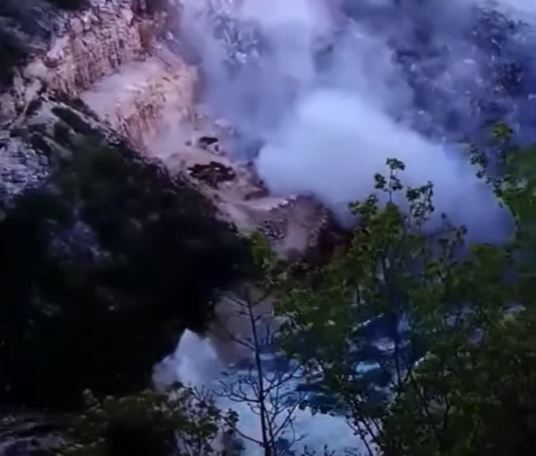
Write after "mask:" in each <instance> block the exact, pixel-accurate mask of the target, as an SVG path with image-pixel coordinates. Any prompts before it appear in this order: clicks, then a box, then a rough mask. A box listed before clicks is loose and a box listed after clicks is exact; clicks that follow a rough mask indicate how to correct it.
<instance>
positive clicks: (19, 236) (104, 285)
mask: <svg viewBox="0 0 536 456" xmlns="http://www.w3.org/2000/svg"><path fill="white" fill-rule="evenodd" d="M68 117H69V118H68V119H67V118H66V119H65V120H67V121H69V123H71V124H72V123H73V122H72V118H71V117H72V115H69V116H68ZM78 120H80V119H78ZM75 123H76V122H75ZM58 125H62V127H58V128H56V129H55V130H56V134H58V135H59V136H61V138H62V139H63V140H64V141H66V140H68V141H71V143H72V144H71V145H69V143H67V144H65V143H64V144H65V145H67V146H70V147H71V149H72V151H73V152H72V156H71V155H67V156H63V157H56V158H55V161H53V162H54V163H55V166H56V167H57V171H56V172H55V173H54V174H53V176H52V178H51V179H50V181H49V182H48V183H47V184H46V185H43V186H42V187H40V188H36V189H33V190H29V191H27V192H26V193H24V194H22V195H21V196H20V197H19V198H18V200H17V201H16V203H15V205H14V207H12V208H3V210H2V211H0V214H1V218H0V271H1V277H2V279H1V281H0V296H1V299H2V301H1V302H0V366H1V367H0V397H1V398H2V399H4V400H8V401H18V402H19V403H25V404H33V405H36V404H37V405H47V406H58V405H61V406H72V405H76V404H78V403H79V401H80V399H81V394H82V391H83V390H84V389H86V388H90V389H92V390H93V391H94V392H95V393H96V394H108V393H127V392H130V391H134V390H139V389H140V388H143V387H145V386H146V385H147V384H148V380H149V376H150V374H151V369H152V366H153V364H154V363H155V362H157V361H158V360H159V359H161V357H163V356H164V355H165V354H167V353H169V352H170V351H171V350H172V349H173V347H174V343H175V342H176V340H177V338H178V336H179V335H180V333H181V331H182V330H183V329H184V328H186V327H189V328H194V329H202V328H203V327H204V326H205V324H207V322H208V321H209V319H210V316H211V311H212V302H213V299H214V298H215V295H216V292H217V291H218V290H219V289H221V288H224V287H226V286H228V285H229V284H230V283H231V282H232V281H233V280H235V279H237V278H239V277H240V276H241V274H242V273H243V270H244V268H243V266H244V265H245V264H246V261H247V257H248V255H247V250H246V248H245V245H244V244H243V242H242V241H241V240H240V239H239V237H238V236H237V235H236V233H235V232H234V231H233V230H232V229H231V228H230V227H229V226H227V225H226V224H224V223H221V222H219V221H217V220H215V218H214V209H213V207H212V206H211V204H210V203H208V202H207V201H206V200H205V199H204V198H203V197H201V196H200V195H199V194H198V193H196V192H194V191H193V190H191V189H189V188H188V187H187V186H185V185H184V184H182V183H181V182H178V181H175V180H173V179H171V178H170V176H169V175H167V174H166V173H165V172H164V171H163V170H162V169H161V168H160V167H159V166H157V165H155V164H151V163H146V162H144V161H142V160H140V159H139V158H136V156H135V155H134V153H133V152H132V151H130V150H129V149H128V148H126V147H121V146H116V147H112V146H110V145H108V144H107V143H106V142H104V141H103V140H102V139H99V138H98V137H85V139H84V140H83V141H78V140H75V139H73V138H76V135H74V134H73V133H72V131H71V130H70V129H69V128H68V127H67V126H66V124H65V123H60V124H58ZM77 126H78V127H79V125H77ZM75 127H76V126H75ZM70 131H71V133H70ZM85 133H87V132H85Z"/></svg>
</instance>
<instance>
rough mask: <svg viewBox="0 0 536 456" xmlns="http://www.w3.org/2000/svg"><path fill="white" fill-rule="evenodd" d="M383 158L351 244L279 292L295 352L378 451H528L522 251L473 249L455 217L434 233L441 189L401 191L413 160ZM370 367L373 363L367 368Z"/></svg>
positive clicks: (530, 314)
mask: <svg viewBox="0 0 536 456" xmlns="http://www.w3.org/2000/svg"><path fill="white" fill-rule="evenodd" d="M387 165H388V168H389V174H388V176H387V177H383V176H376V177H375V182H376V189H377V192H376V194H374V195H372V196H370V197H369V198H368V199H367V200H365V201H363V202H358V203H355V204H353V205H352V210H353V212H354V213H355V214H356V216H357V217H358V220H359V223H358V226H357V227H356V229H355V231H354V233H353V239H352V242H351V245H350V246H349V247H347V248H346V249H344V250H341V251H340V252H339V253H338V255H336V256H335V258H334V259H333V261H332V262H331V264H329V265H328V266H327V267H325V268H323V269H322V270H321V271H319V272H318V273H316V274H314V275H313V276H312V277H311V278H310V280H309V281H308V282H306V283H302V284H293V285H294V289H293V290H292V292H291V293H290V294H287V295H284V296H282V297H281V299H282V301H283V308H284V309H285V312H287V313H288V314H289V315H290V316H291V319H290V323H289V324H288V326H287V328H286V329H287V333H288V336H289V338H290V341H291V342H290V343H289V345H288V346H287V347H286V348H287V351H289V352H290V353H291V354H292V355H294V356H297V357H298V358H300V359H301V360H302V362H303V363H304V364H305V366H306V368H307V371H308V373H309V375H310V379H311V381H316V382H319V386H320V389H321V391H324V392H326V393H327V394H328V397H330V398H331V399H332V402H331V404H330V405H328V406H329V407H330V408H334V409H335V410H336V411H338V412H343V413H346V415H347V417H348V422H349V424H350V425H351V426H352V428H353V430H354V431H355V433H356V434H357V435H359V436H362V437H363V438H364V439H368V442H370V444H369V447H368V450H369V453H370V454H374V453H375V452H378V451H379V452H380V454H385V455H392V456H403V455H408V456H410V455H411V456H418V455H423V456H424V455H427V456H428V455H449V456H450V455H456V456H457V455H477V454H478V455H482V454H487V455H503V454H504V455H505V454H507V449H508V447H510V450H511V452H512V453H513V454H527V453H526V451H527V449H528V448H531V445H532V447H533V446H534V443H535V442H534V436H535V435H536V434H535V433H534V430H535V429H534V421H533V420H532V421H531V419H532V418H533V417H531V415H530V413H532V411H531V410H530V406H529V404H527V403H526V402H524V401H525V400H526V398H527V397H530V394H534V393H536V385H535V382H534V380H535V379H536V364H535V363H534V359H535V357H536V343H535V342H536V341H535V340H534V336H533V334H534V320H535V315H534V308H533V302H532V298H530V295H529V294H527V293H524V292H523V290H524V286H522V281H520V280H518V279H519V275H518V274H516V272H515V271H516V270H519V267H520V261H519V255H517V254H516V253H515V248H516V247H517V246H513V247H512V248H509V249H504V250H503V249H500V248H496V247H494V246H473V247H472V248H471V249H470V251H468V247H467V246H465V244H464V242H463V235H464V231H465V230H464V229H463V227H462V228H455V227H452V226H450V225H449V224H448V221H447V220H446V219H445V225H444V229H443V230H442V232H441V233H439V234H436V235H434V236H427V235H425V233H424V231H423V227H424V224H425V223H426V221H427V219H428V218H429V216H430V214H431V212H432V211H433V210H434V208H433V204H432V196H433V187H432V185H431V184H430V183H428V184H426V185H424V186H422V187H419V188H406V187H405V186H404V185H403V184H402V181H401V179H400V177H399V174H400V172H402V171H403V170H404V165H403V164H402V163H401V162H399V161H397V160H389V161H388V162H387ZM380 201H381V202H382V203H381V204H380ZM398 204H400V206H399V205H398ZM401 207H403V208H404V209H403V210H402V209H401ZM531 283H532V285H534V281H532V282H531ZM514 304H515V305H514ZM516 309H517V310H518V311H519V309H523V310H522V311H521V313H519V314H516V313H515V310H516ZM378 322H380V324H381V326H382V328H383V329H384V332H386V333H387V334H388V337H389V340H390V347H389V348H388V349H385V350H383V352H381V353H378V350H376V351H374V350H372V348H371V347H370V346H369V342H370V337H371V330H370V327H371V326H374V324H377V323H378ZM531 335H532V336H531ZM364 361H366V362H369V363H374V364H375V365H376V366H377V369H376V370H375V371H374V372H373V373H372V374H371V373H368V374H363V373H362V372H361V371H360V370H359V369H358V367H359V365H360V363H362V362H364ZM535 397H536V396H535ZM325 406H326V405H325V404H323V407H325ZM506 416H507V417H508V419H509V420H510V421H509V423H508V427H506V426H504V427H503V428H502V432H501V427H500V420H501V417H506ZM508 454H510V453H508Z"/></svg>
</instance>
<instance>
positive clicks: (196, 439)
mask: <svg viewBox="0 0 536 456" xmlns="http://www.w3.org/2000/svg"><path fill="white" fill-rule="evenodd" d="M86 399H87V408H86V409H85V411H84V412H83V413H82V414H81V415H79V416H78V417H77V418H76V419H75V420H74V423H73V427H72V430H71V433H70V434H71V443H70V444H69V445H68V446H67V447H66V448H65V449H64V450H63V452H62V456H127V455H131V456H132V455H136V456H168V455H170V454H176V455H177V456H190V455H192V456H193V455H195V456H199V455H205V456H208V455H211V454H216V453H215V450H214V449H213V448H212V441H213V440H214V439H215V437H216V435H217V433H218V431H220V430H221V431H224V432H225V431H227V432H232V429H233V423H234V417H233V415H232V414H226V415H224V414H222V413H221V412H220V410H219V409H218V408H217V407H216V406H215V405H214V402H213V400H212V399H211V398H210V397H208V396H204V395H201V394H199V393H198V392H195V391H193V390H191V389H188V388H183V387H180V386H179V387H178V388H177V389H176V390H175V391H173V393H171V394H169V395H168V394H159V393H155V392H152V391H144V392H142V393H138V394H136V395H133V396H126V397H121V398H114V397H107V398H106V399H104V400H102V401H99V400H97V399H96V398H95V397H94V396H92V395H91V394H90V393H87V394H86Z"/></svg>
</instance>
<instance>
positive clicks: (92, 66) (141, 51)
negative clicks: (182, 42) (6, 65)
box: [0, 0, 328, 258]
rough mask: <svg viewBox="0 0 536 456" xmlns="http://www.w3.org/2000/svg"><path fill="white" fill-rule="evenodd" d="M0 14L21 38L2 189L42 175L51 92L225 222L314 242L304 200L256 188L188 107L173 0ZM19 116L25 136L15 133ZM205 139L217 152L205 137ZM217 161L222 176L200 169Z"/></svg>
mask: <svg viewBox="0 0 536 456" xmlns="http://www.w3.org/2000/svg"><path fill="white" fill-rule="evenodd" d="M0 13H1V14H2V16H1V17H2V22H3V24H4V28H3V32H2V33H3V34H4V35H5V36H9V40H10V42H11V43H14V44H17V43H18V42H20V40H24V41H25V42H26V43H27V44H26V45H25V46H19V47H21V48H23V49H22V50H21V53H23V54H24V58H21V59H20V62H22V63H19V65H18V66H17V65H16V66H14V68H13V75H12V78H11V81H10V83H9V84H7V85H6V87H5V89H4V91H3V93H1V94H0V124H1V125H3V134H2V135H3V139H1V140H0V141H1V142H0V161H1V162H2V165H3V166H2V182H1V183H0V195H3V196H2V197H3V198H4V199H6V198H7V199H9V198H10V197H11V196H12V195H14V194H17V193H19V192H20V191H21V190H22V189H24V188H26V187H28V186H32V185H36V184H37V183H38V182H40V181H42V179H44V178H46V176H47V174H48V170H49V167H48V158H47V157H46V154H43V153H42V150H40V147H39V146H38V143H40V144H41V146H42V145H43V143H44V144H46V143H47V142H49V141H50V138H49V137H43V136H42V135H41V133H40V132H39V130H40V131H44V130H47V129H48V130H49V131H50V130H51V128H53V125H54V124H55V123H56V122H57V121H58V118H57V116H56V115H55V114H54V111H53V109H52V107H53V105H54V104H55V103H57V102H58V100H61V101H62V102H68V103H69V105H70V106H71V109H74V110H75V111H76V112H78V111H83V112H82V115H83V117H87V116H88V115H89V117H91V121H92V122H94V123H96V124H98V125H97V126H96V127H95V128H97V129H99V128H101V127H102V128H103V129H104V130H107V131H111V132H113V133H115V134H117V135H119V136H120V137H123V138H125V139H126V140H127V141H128V142H129V143H130V145H131V146H132V147H133V148H134V149H137V150H138V151H139V153H141V154H145V155H149V156H152V157H157V158H158V159H159V160H161V161H162V162H163V163H164V165H165V166H167V167H168V169H170V170H171V171H172V172H173V173H177V174H180V175H182V176H184V177H185V178H187V179H188V180H189V181H190V182H191V183H192V184H193V185H194V186H195V187H196V188H198V189H199V190H200V191H201V192H203V193H204V194H205V195H206V196H208V197H209V198H210V199H212V200H213V201H214V202H215V204H216V206H217V207H218V208H219V210H220V216H221V217H222V218H224V219H225V220H228V221H230V222H232V223H234V224H236V225H237V226H238V227H239V228H240V229H241V230H243V231H246V232H249V231H251V230H254V229H259V228H260V229H262V230H263V231H265V232H266V233H267V234H268V235H269V236H270V238H271V239H272V240H273V241H274V245H275V247H276V248H277V250H278V251H279V252H280V253H281V254H282V255H283V257H287V258H288V257H289V255H290V256H291V257H293V256H295V255H296V254H297V253H298V254H300V252H301V254H303V253H304V252H305V251H306V250H307V249H308V248H309V247H310V246H311V245H314V244H315V243H316V240H317V239H318V235H319V233H320V232H321V231H322V229H323V228H325V227H326V226H327V224H328V214H327V212H325V211H324V210H323V209H322V208H321V207H319V206H318V205H317V204H316V203H314V202H313V201H311V200H308V199H307V198H300V199H290V200H285V199H276V198H268V197H266V195H265V191H264V189H263V187H262V184H261V183H260V182H259V181H258V180H257V179H256V177H255V175H254V173H253V172H252V170H251V168H250V167H249V166H248V165H247V164H246V165H237V164H235V163H233V162H232V160H229V159H228V157H229V156H232V151H231V150H225V147H224V146H221V144H225V137H226V135H228V134H229V131H228V129H225V128H220V127H219V126H218V123H217V122H214V121H213V120H211V119H206V118H204V117H202V116H200V115H199V113H197V112H196V106H195V100H196V89H197V82H198V72H197V69H196V68H195V67H194V66H193V65H191V64H189V63H187V62H186V61H185V60H184V58H183V57H182V56H181V54H180V53H178V52H174V50H175V49H176V48H177V46H176V44H177V37H178V33H177V25H178V24H179V20H178V15H179V14H180V5H179V4H178V3H177V2H174V1H172V0H169V1H165V0H162V1H159V2H144V1H141V0H91V1H88V2H87V3H86V6H85V7H83V8H82V9H81V10H75V11H59V10H58V9H56V8H53V7H51V5H50V4H49V2H46V1H34V2H29V3H27V4H23V6H20V5H18V4H17V3H16V2H13V1H12V0H8V1H7V3H5V4H3V6H2V7H1V9H0ZM36 15H37V16H42V17H41V18H40V19H35V17H36ZM29 17H32V20H31V21H30V19H29ZM33 21H34V22H36V23H35V24H34V23H33ZM172 49H173V51H172ZM75 105H76V106H75ZM38 107H39V108H40V109H39V110H38V109H37V108H38ZM37 111H39V112H37ZM26 126H31V128H30V129H31V130H32V132H31V134H28V132H26V134H25V135H21V132H22V131H23V130H24V129H25V127H26ZM28 135H29V136H28ZM38 138H39V139H38ZM203 138H205V140H203ZM207 138H209V139H208V142H211V139H210V138H214V142H217V143H218V145H219V148H218V146H216V149H218V150H215V148H214V147H206V146H207V145H208V144H206V142H207ZM203 141H205V143H204V142H203ZM222 169H226V170H227V176H228V178H226V179H224V180H223V181H222V180H218V178H217V177H215V178H212V177H210V176H211V175H212V174H213V173H215V174H216V175H217V174H218V172H220V173H221V170H222ZM201 170H203V171H201ZM218 170H220V171H218ZM203 176H204V177H203ZM207 179H208V180H209V181H210V180H212V184H210V185H209V184H207Z"/></svg>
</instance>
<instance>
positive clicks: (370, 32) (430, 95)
mask: <svg viewBox="0 0 536 456" xmlns="http://www.w3.org/2000/svg"><path fill="white" fill-rule="evenodd" d="M184 7H185V9H184V14H183V20H184V23H183V24H182V29H183V31H184V37H183V39H184V40H185V42H186V43H188V44H189V53H190V55H191V56H194V58H195V59H196V60H197V63H198V64H199V66H200V68H201V70H202V74H203V95H202V100H201V102H202V104H203V106H204V107H205V108H206V109H208V110H209V112H211V113H212V114H213V115H215V116H218V117H224V118H226V119H227V120H228V121H229V122H230V123H231V124H232V125H234V126H235V127H236V129H237V130H238V132H239V134H238V135H237V137H236V143H235V146H236V150H237V157H236V158H237V159H247V160H253V161H254V162H255V164H256V167H257V171H258V174H259V175H260V176H261V177H262V178H263V180H264V181H265V183H266V185H267V187H268V188H269V189H270V191H271V192H272V193H274V194H280V195H288V194H295V193H300V194H312V195H314V196H315V197H316V198H318V199H319V200H320V201H322V202H323V203H324V204H326V205H327V206H329V207H330V208H331V209H332V210H333V211H334V212H335V213H336V214H337V215H338V216H339V219H340V220H341V222H346V221H347V213H346V206H347V203H348V202H350V201H352V200H356V199H359V198H363V197H364V196H366V195H368V193H369V192H370V191H371V190H372V182H373V181H372V176H373V174H374V173H376V172H381V171H384V164H385V159H386V158H388V157H397V158H400V159H402V160H403V161H404V162H405V163H406V165H407V171H406V173H405V175H404V179H405V180H406V182H407V183H409V184H411V185H420V184H424V183H425V182H426V181H428V180H431V181H432V182H433V183H434V186H435V197H436V201H435V203H436V206H437V207H438V209H439V210H438V212H439V211H444V212H446V213H448V214H449V216H450V218H451V220H452V221H454V222H455V223H463V224H465V225H467V226H468V228H469V235H470V237H471V238H472V239H477V240H479V241H498V240H503V239H505V238H506V237H507V236H508V234H509V233H510V232H511V229H512V225H511V220H510V218H509V215H508V214H507V213H506V211H505V210H504V209H503V208H501V207H500V205H499V203H498V202H497V201H496V199H495V196H494V194H493V192H492V191H491V189H490V188H488V187H487V186H486V185H485V184H484V183H483V182H482V181H481V180H479V179H477V178H476V177H475V170H474V168H473V167H472V166H471V165H470V163H469V160H468V158H467V156H466V154H465V152H466V149H465V148H464V147H463V146H462V143H463V142H464V141H465V140H470V141H471V142H475V143H476V144H478V145H479V146H481V147H482V148H484V149H485V148H486V144H487V138H488V137H489V132H490V127H491V126H492V125H493V124H495V123H496V122H507V123H508V124H509V125H510V126H511V127H512V128H513V130H514V133H515V135H516V138H517V140H518V141H519V142H521V143H530V142H532V141H534V140H535V139H536V131H535V129H534V125H535V124H536V87H535V83H534V81H536V53H535V52H534V47H535V44H534V43H536V33H535V29H534V27H533V25H534V24H535V23H536V20H535V17H536V5H535V4H534V3H533V0H526V1H525V0H519V1H515V0H501V1H498V2H490V1H484V0H483V1H478V0H464V1H462V0H451V1H448V2H446V1H442V0H375V1H374V0H353V1H352V0H293V1H288V0H272V1H270V2H268V1H266V0H241V1H226V0H219V1H217V0H205V1H199V0H186V1H184ZM374 344H375V346H376V347H377V348H378V347H379V348H378V349H381V344H379V341H378V340H375V341H374V340H373V341H372V345H374ZM384 345H385V344H384ZM387 345H388V344H387ZM220 369H223V366H221V365H220V364H219V363H218V360H217V356H216V354H215V352H214V350H213V348H212V346H211V345H210V343H209V342H208V341H207V340H203V339H201V338H199V337H197V336H195V335H194V334H191V333H187V334H186V335H185V336H184V337H183V339H182V341H181V344H180V345H179V347H178V349H177V353H176V354H175V356H173V357H170V358H169V359H167V360H166V362H165V363H164V364H163V366H162V369H161V370H160V371H159V378H160V379H163V378H164V379H165V378H166V376H167V377H171V378H179V379H182V380H183V381H187V382H191V383H193V384H195V385H203V384H204V385H213V384H214V382H217V379H218V378H219V372H220ZM168 379H169V378H168ZM222 405H224V406H226V405H228V404H226V403H222ZM247 410H248V409H247V407H244V408H243V409H241V410H240V412H241V413H242V419H241V426H244V427H246V428H250V429H251V428H252V427H253V428H254V427H255V426H256V420H255V418H254V417H252V416H251V414H250V413H248V411H247ZM297 426H298V428H299V430H300V431H303V432H304V433H307V434H308V435H309V437H308V438H306V439H305V440H304V442H303V443H304V444H305V443H309V445H311V446H313V447H316V449H321V448H322V446H323V444H324V443H326V442H331V443H336V444H337V446H338V447H340V448H339V449H342V448H346V447H351V446H352V445H353V444H354V443H355V438H354V437H353V436H352V435H351V432H350V431H349V429H347V428H346V426H345V424H344V421H343V420H342V419H341V418H337V417H328V416H325V415H317V416H315V417H313V416H312V415H311V414H310V413H309V412H308V411H303V412H300V413H299V416H298V420H297ZM307 431H308V432H307ZM335 449H337V448H335ZM247 454H255V453H254V450H253V449H252V448H250V449H249V450H248V452H247Z"/></svg>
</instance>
